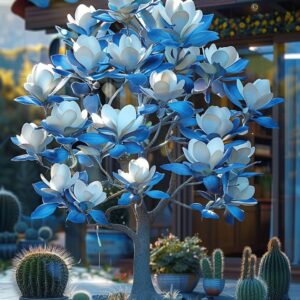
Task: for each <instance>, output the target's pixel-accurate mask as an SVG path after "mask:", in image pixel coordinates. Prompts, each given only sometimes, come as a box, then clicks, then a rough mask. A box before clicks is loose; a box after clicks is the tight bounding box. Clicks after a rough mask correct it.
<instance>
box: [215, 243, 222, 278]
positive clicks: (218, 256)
mask: <svg viewBox="0 0 300 300" xmlns="http://www.w3.org/2000/svg"><path fill="white" fill-rule="evenodd" d="M212 259H213V270H214V278H217V279H223V272H224V254H223V251H222V250H221V249H215V250H214V252H213V254H212Z"/></svg>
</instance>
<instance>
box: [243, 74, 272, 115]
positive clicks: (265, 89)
mask: <svg viewBox="0 0 300 300" xmlns="http://www.w3.org/2000/svg"><path fill="white" fill-rule="evenodd" d="M237 87H238V90H239V92H240V94H241V95H242V96H243V97H244V100H245V101H246V104H247V106H248V108H250V109H254V110H257V109H260V108H262V107H264V106H265V105H266V104H268V103H269V102H270V101H271V100H272V99H273V93H271V89H270V81H269V80H267V79H257V80H256V81H255V82H254V83H250V82H249V83H247V84H246V85H245V86H243V84H242V82H241V81H240V80H238V81H237Z"/></svg>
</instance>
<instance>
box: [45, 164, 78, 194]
mask: <svg viewBox="0 0 300 300" xmlns="http://www.w3.org/2000/svg"><path fill="white" fill-rule="evenodd" d="M78 178H79V173H78V172H76V173H75V174H74V175H72V174H71V170H70V169H69V167H68V166H67V165H65V164H54V165H53V166H52V167H51V179H50V180H47V179H46V178H45V176H44V175H43V174H41V179H42V180H43V182H44V183H45V184H46V185H47V186H48V187H49V188H50V189H51V190H52V191H55V192H58V193H60V194H63V193H64V191H65V190H66V189H69V188H70V187H71V186H73V185H74V184H75V182H76V181H77V180H78Z"/></svg>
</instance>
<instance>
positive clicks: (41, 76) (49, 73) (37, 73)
mask: <svg viewBox="0 0 300 300" xmlns="http://www.w3.org/2000/svg"><path fill="white" fill-rule="evenodd" d="M60 80H61V79H60V76H59V75H58V74H56V73H55V72H54V70H53V66H51V65H46V64H43V63H39V64H37V65H35V66H34V67H33V69H32V72H31V74H29V75H28V77H27V82H26V83H25V84H24V88H25V90H26V91H28V92H29V93H30V94H31V95H32V96H33V97H34V98H36V99H38V100H39V101H40V102H45V101H47V100H48V97H49V96H51V95H52V94H53V92H54V91H55V89H56V87H57V85H58V83H59V82H60Z"/></svg>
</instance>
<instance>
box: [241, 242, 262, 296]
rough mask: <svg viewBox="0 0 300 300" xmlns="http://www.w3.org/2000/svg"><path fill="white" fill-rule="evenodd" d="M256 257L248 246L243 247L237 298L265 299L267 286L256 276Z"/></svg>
mask: <svg viewBox="0 0 300 300" xmlns="http://www.w3.org/2000/svg"><path fill="white" fill-rule="evenodd" d="M256 263H257V258H256V256H255V255H253V254H252V250H251V248H250V247H245V248H244V251H243V259H242V272H241V278H240V280H239V281H238V283H237V289H236V298H237V299H238V300H254V299H255V300H265V299H266V297H267V286H266V284H265V282H264V281H263V280H262V279H260V278H259V277H257V276H256Z"/></svg>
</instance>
